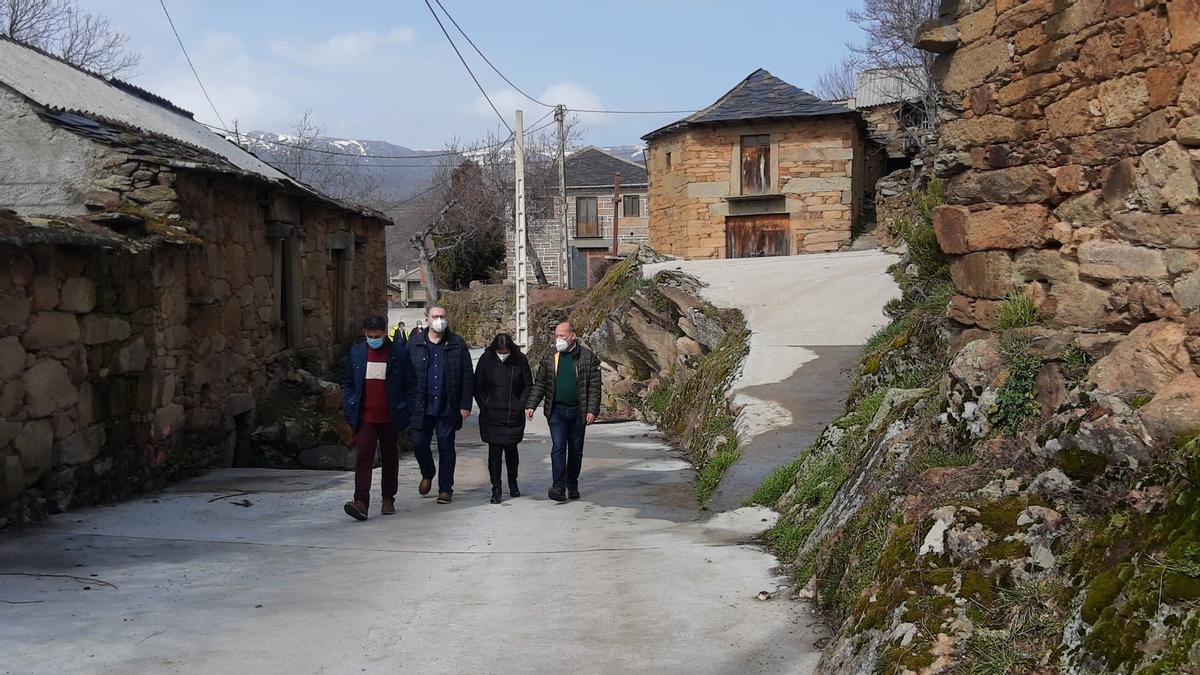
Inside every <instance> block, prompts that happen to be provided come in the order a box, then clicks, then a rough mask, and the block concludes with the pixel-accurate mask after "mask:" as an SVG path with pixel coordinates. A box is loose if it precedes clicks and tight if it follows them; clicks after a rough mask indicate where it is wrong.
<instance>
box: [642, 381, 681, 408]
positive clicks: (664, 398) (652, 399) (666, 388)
mask: <svg viewBox="0 0 1200 675" xmlns="http://www.w3.org/2000/svg"><path fill="white" fill-rule="evenodd" d="M674 394H675V387H674V385H672V384H670V383H669V382H660V383H659V384H658V386H656V387H654V389H652V390H650V395H649V396H647V397H646V407H648V408H650V410H652V411H654V412H655V413H656V414H658V415H662V414H663V413H665V412H666V411H667V407H668V406H670V405H671V397H672V396H674Z"/></svg>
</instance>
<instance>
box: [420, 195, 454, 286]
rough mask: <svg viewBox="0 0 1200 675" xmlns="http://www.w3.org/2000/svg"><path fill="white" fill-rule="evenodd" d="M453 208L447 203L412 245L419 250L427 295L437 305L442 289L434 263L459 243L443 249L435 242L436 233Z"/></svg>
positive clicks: (452, 203)
mask: <svg viewBox="0 0 1200 675" xmlns="http://www.w3.org/2000/svg"><path fill="white" fill-rule="evenodd" d="M452 208H454V201H453V200H450V201H447V202H446V204H445V206H443V207H442V209H441V210H440V211H438V213H437V215H435V216H434V217H432V218H430V219H429V223H428V224H427V225H426V226H425V227H424V228H423V229H422V230H421V231H420V232H417V233H416V234H414V235H413V237H412V245H413V248H414V249H416V250H417V260H418V261H419V263H420V265H421V284H422V285H423V286H424V287H425V295H426V298H428V301H429V302H430V303H435V302H437V301H438V300H440V299H441V297H442V292H441V288H440V287H439V285H438V282H437V275H436V274H435V273H434V269H433V261H434V260H435V259H437V257H438V256H439V255H441V253H442V252H443V251H444V250H449V249H450V248H452V247H453V246H454V245H457V243H458V242H455V243H454V244H443V245H442V247H439V246H438V245H437V244H436V243H435V242H434V241H433V235H434V233H435V232H437V230H438V228H440V227H442V225H443V223H445V222H446V214H447V213H449V212H450V209H452Z"/></svg>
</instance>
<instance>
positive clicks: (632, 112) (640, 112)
mask: <svg viewBox="0 0 1200 675" xmlns="http://www.w3.org/2000/svg"><path fill="white" fill-rule="evenodd" d="M434 2H436V3H437V6H438V7H440V8H441V10H442V12H443V13H444V14H445V15H446V18H447V19H450V23H451V24H453V25H454V28H455V29H457V30H458V32H459V34H460V35H462V36H463V39H465V40H466V41H467V44H469V45H471V48H472V49H474V50H475V53H476V54H479V58H481V59H483V62H484V63H486V64H488V66H490V67H491V69H492V70H493V71H495V73H496V74H497V75H499V76H500V79H502V80H504V81H505V82H507V83H508V86H510V87H512V88H513V89H515V90H516V92H517V93H518V94H520V95H522V96H524V97H525V98H527V99H529V100H530V101H532V102H534V103H536V104H537V105H540V106H544V107H546V108H554V107H555V106H554V105H553V104H551V103H546V102H545V101H539V100H538V99H536V98H534V97H533V96H530V95H529V94H528V93H526V92H525V90H524V89H522V88H520V87H518V86H517V84H516V83H515V82H513V81H512V80H510V79H509V78H508V76H507V75H505V74H504V73H503V72H501V71H500V69H499V68H497V67H496V64H494V63H492V60H491V59H489V58H488V57H487V55H486V54H484V53H483V50H481V49H480V48H479V47H478V46H477V45H476V44H475V42H474V41H473V40H472V39H471V36H469V35H467V33H466V31H464V30H463V29H462V26H459V25H458V22H457V21H455V20H454V16H453V15H451V14H450V12H449V11H448V10H447V9H446V6H445V5H443V4H442V0H434ZM426 4H428V3H426ZM568 110H570V111H572V112H581V113H596V114H609V115H685V114H686V115H690V114H692V113H694V112H696V111H695V110H588V109H582V108H580V109H576V108H568Z"/></svg>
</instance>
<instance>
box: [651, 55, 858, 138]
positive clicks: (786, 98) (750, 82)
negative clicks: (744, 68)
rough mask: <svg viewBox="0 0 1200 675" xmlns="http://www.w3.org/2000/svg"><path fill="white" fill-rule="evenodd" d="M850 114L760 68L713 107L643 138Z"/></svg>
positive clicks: (718, 100)
mask: <svg viewBox="0 0 1200 675" xmlns="http://www.w3.org/2000/svg"><path fill="white" fill-rule="evenodd" d="M848 114H853V111H851V110H850V109H849V108H847V107H846V106H844V105H840V104H837V103H833V102H832V101H825V100H822V99H819V98H817V97H816V96H813V95H812V94H810V93H808V92H807V91H804V90H803V89H800V88H799V87H795V86H792V85H790V84H788V83H787V82H784V81H783V80H781V79H779V78H778V77H775V76H774V75H772V74H771V73H768V72H767V71H766V70H764V69H762V68H759V69H758V70H756V71H754V72H753V73H750V75H749V76H748V77H747V78H746V79H744V80H742V81H741V82H739V83H738V85H737V86H736V87H734V88H733V89H730V90H729V91H728V92H727V93H726V94H725V95H724V96H722V97H721V98H719V99H717V101H716V102H715V103H713V104H712V105H710V106H708V107H707V108H705V109H703V110H700V111H698V112H696V113H693V114H692V115H689V116H688V117H685V118H683V119H681V120H677V121H675V122H672V123H670V124H668V125H666V126H665V127H661V128H659V129H655V130H654V131H651V132H650V133H648V134H646V135H645V136H642V140H646V141H648V140H651V139H654V138H657V137H659V136H663V135H666V134H669V133H674V132H675V131H678V130H679V129H682V128H684V127H688V126H692V125H696V124H715V123H718V122H739V121H745V120H766V119H789V118H796V117H829V116H834V115H848Z"/></svg>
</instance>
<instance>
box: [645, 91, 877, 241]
mask: <svg viewBox="0 0 1200 675" xmlns="http://www.w3.org/2000/svg"><path fill="white" fill-rule="evenodd" d="M642 138H643V140H645V141H646V142H647V143H648V144H649V147H648V150H647V154H648V157H649V167H648V168H649V171H650V190H649V199H650V222H649V230H650V245H651V246H652V247H654V248H655V249H656V250H658V251H661V252H663V253H669V254H673V255H678V256H683V257H687V258H742V257H754V256H772V255H794V254H798V253H808V252H815V251H834V250H838V249H840V248H844V247H846V246H849V244H850V239H851V232H852V230H853V229H854V228H855V226H856V224H858V221H859V219H860V218H862V216H863V212H864V203H865V196H866V192H867V190H870V189H873V186H874V184H875V181H876V180H877V179H878V177H879V175H880V172H881V170H882V166H881V165H882V160H881V157H882V155H881V153H880V151H879V150H878V148H877V147H876V146H875V145H874V144H873V143H872V142H871V141H870V139H869V138H868V137H867V134H866V132H865V129H864V126H863V123H862V118H861V116H860V115H859V114H858V113H857V112H855V111H853V110H850V109H849V108H847V107H845V106H844V105H840V104H836V103H832V102H830V101H823V100H821V99H819V98H817V97H816V96H813V95H812V94H810V93H808V92H806V91H804V90H802V89H799V88H797V87H794V86H792V85H790V84H788V83H787V82H784V81H783V80H780V79H779V78H777V77H775V76H774V75H771V74H770V73H768V72H767V71H766V70H762V69H759V70H756V71H754V72H753V73H751V74H750V75H749V76H748V77H747V78H746V79H745V80H742V81H741V82H740V83H738V85H737V86H736V87H734V88H733V89H731V90H730V91H729V92H728V93H726V94H725V95H724V96H722V97H721V98H719V99H718V100H717V101H716V102H715V103H713V104H712V105H710V106H708V107H707V108H705V109H703V110H701V111H699V112H697V113H695V114H693V115H690V116H688V117H685V118H683V119H681V120H678V121H676V122H673V123H671V124H668V125H666V126H664V127H662V128H660V129H656V130H654V131H652V132H650V133H648V134H646V135H645V136H643V137H642Z"/></svg>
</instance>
